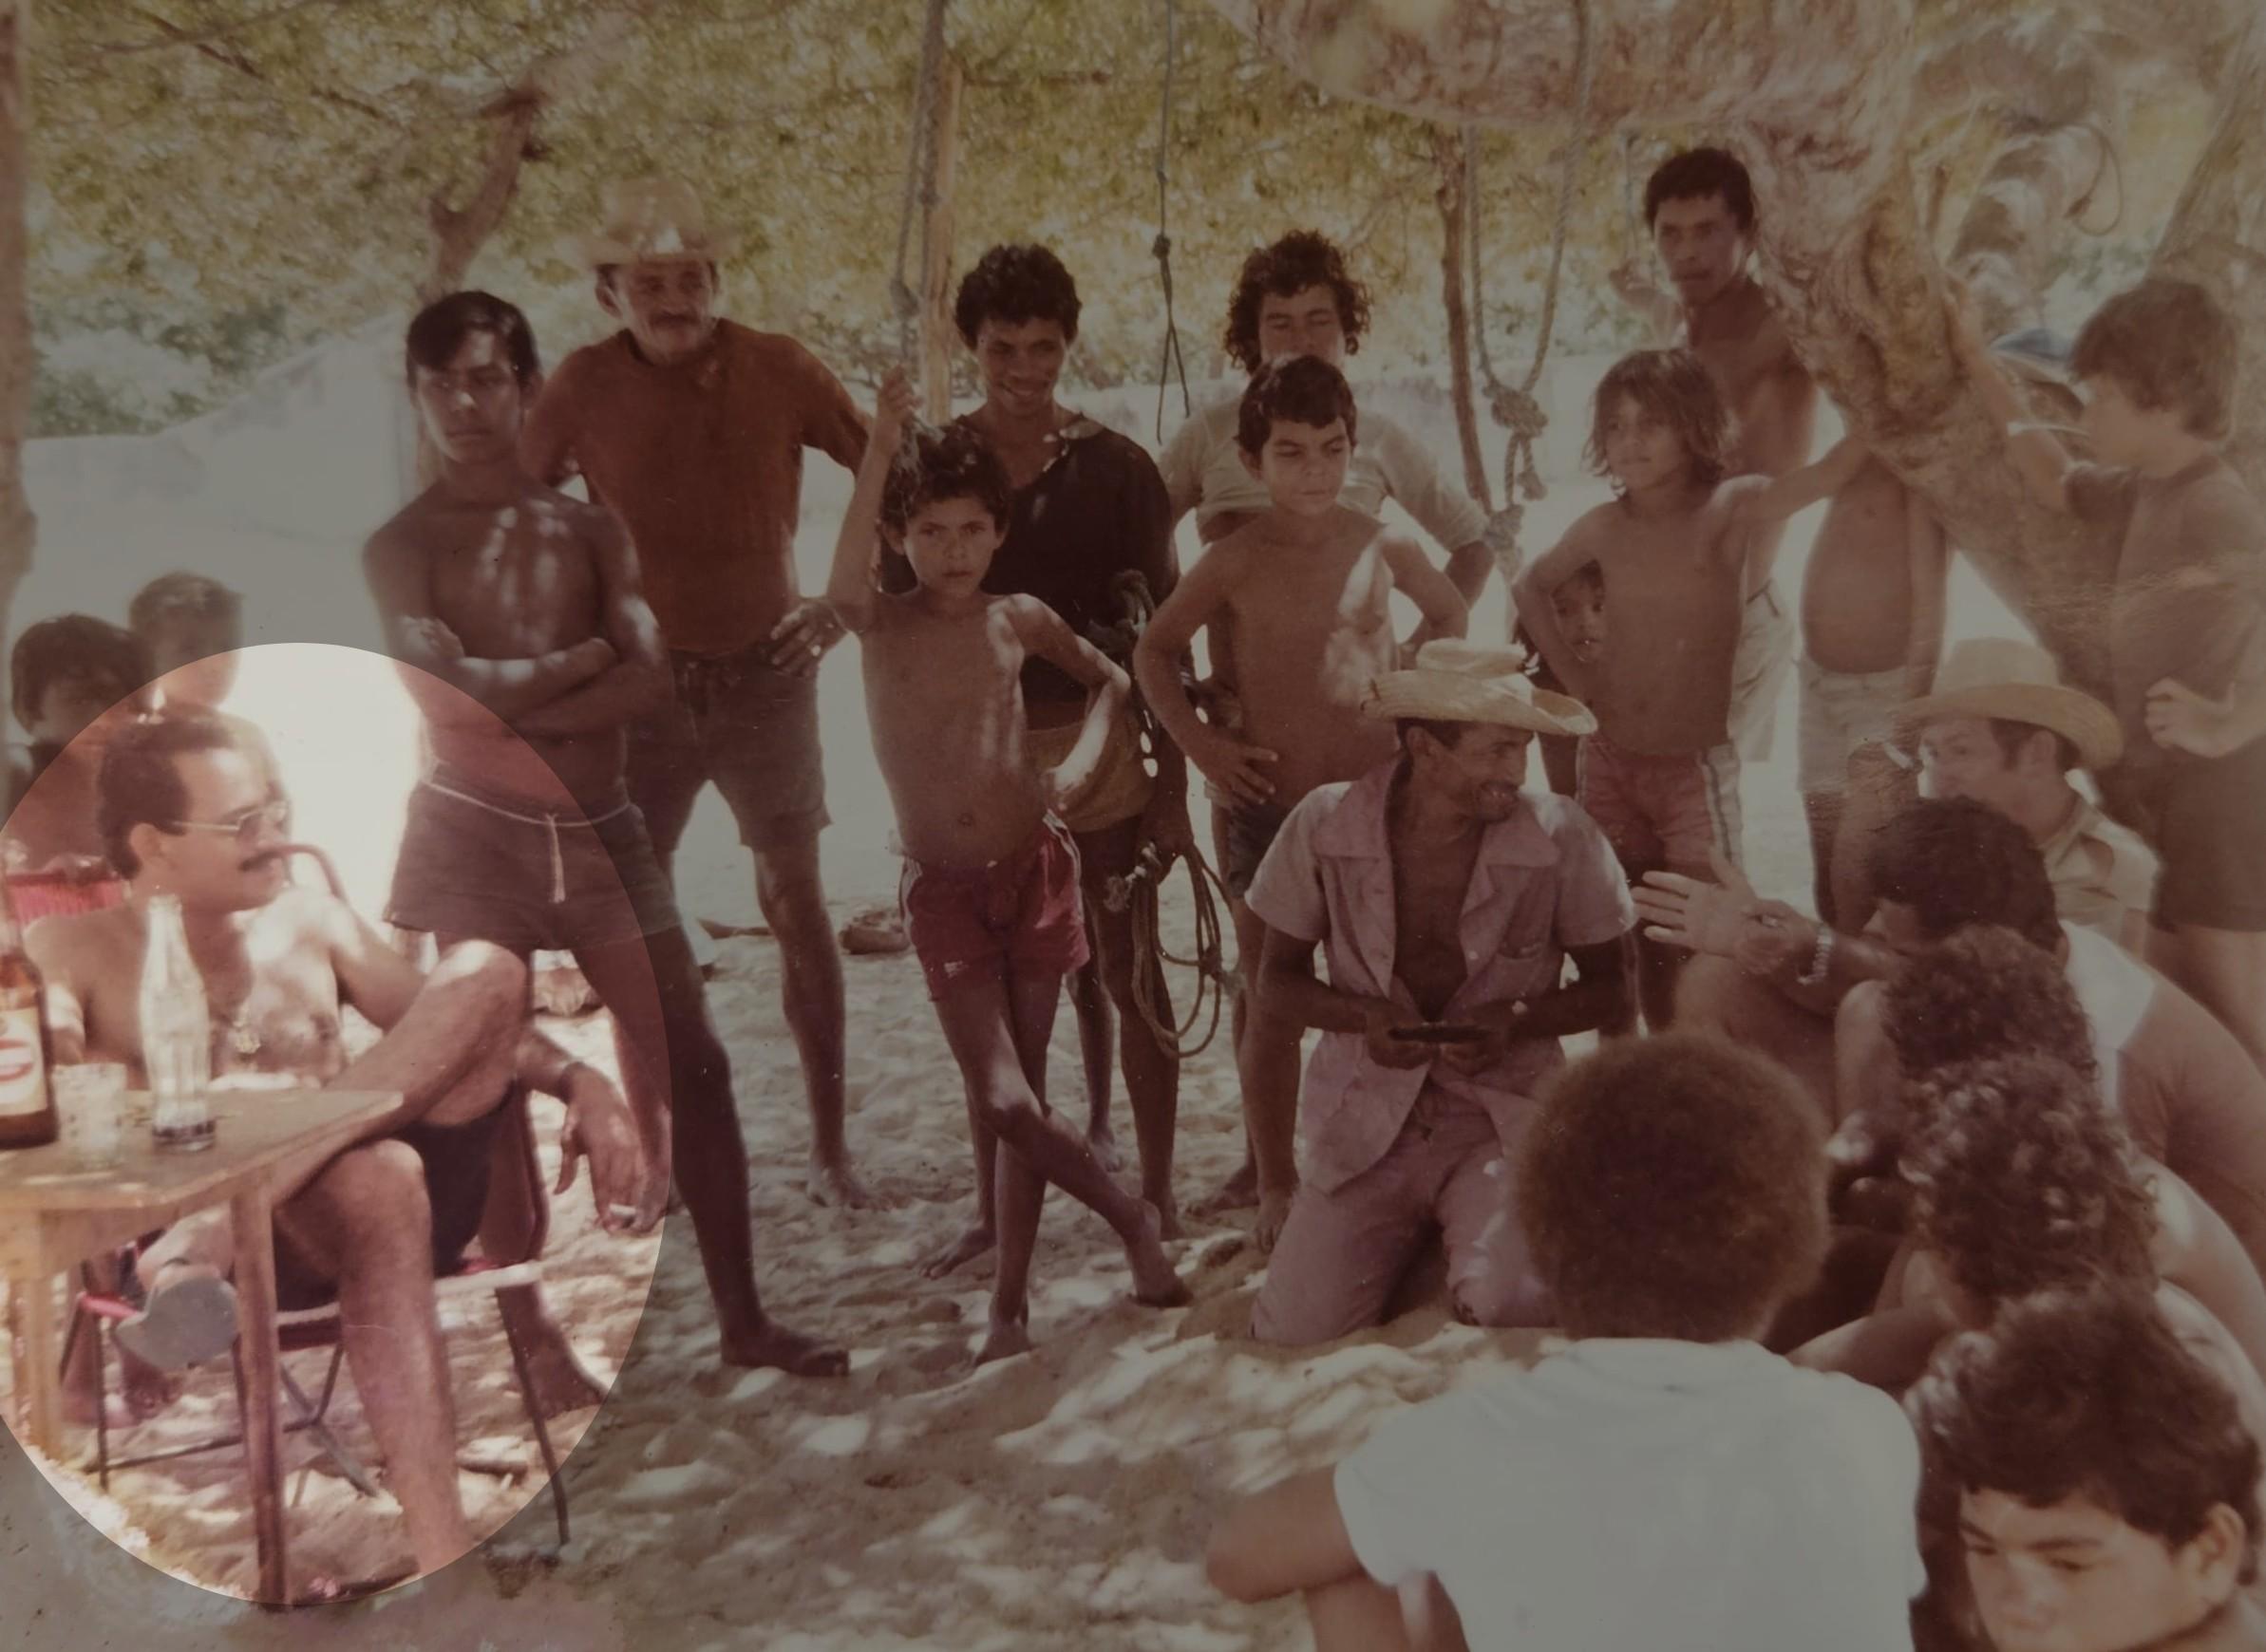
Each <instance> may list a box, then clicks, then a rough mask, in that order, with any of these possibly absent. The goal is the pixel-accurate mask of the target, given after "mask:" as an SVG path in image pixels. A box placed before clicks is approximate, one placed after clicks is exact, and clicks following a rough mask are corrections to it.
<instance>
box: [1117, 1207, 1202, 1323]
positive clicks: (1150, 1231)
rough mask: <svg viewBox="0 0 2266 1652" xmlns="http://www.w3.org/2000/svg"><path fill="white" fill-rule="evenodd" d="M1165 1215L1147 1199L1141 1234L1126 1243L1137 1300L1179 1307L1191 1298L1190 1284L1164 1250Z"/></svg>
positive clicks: (1150, 1305)
mask: <svg viewBox="0 0 2266 1652" xmlns="http://www.w3.org/2000/svg"><path fill="white" fill-rule="evenodd" d="M1163 1229H1164V1218H1163V1217H1162V1216H1161V1215H1160V1214H1158V1211H1157V1207H1156V1206H1154V1205H1152V1204H1150V1203H1148V1202H1147V1201H1146V1200H1143V1201H1142V1207H1141V1237H1140V1238H1138V1239H1136V1240H1134V1241H1133V1242H1132V1243H1131V1244H1129V1245H1127V1246H1126V1247H1125V1263H1126V1265H1127V1266H1128V1267H1131V1268H1132V1269H1133V1300H1134V1301H1135V1302H1137V1303H1140V1304H1142V1305H1143V1306H1145V1307H1179V1306H1180V1305H1181V1304H1182V1303H1184V1302H1187V1301H1188V1300H1190V1299H1189V1292H1188V1286H1187V1285H1186V1284H1185V1283H1184V1282H1183V1281H1182V1280H1181V1278H1180V1274H1179V1273H1177V1272H1176V1271H1174V1269H1173V1266H1172V1258H1171V1257H1169V1256H1167V1255H1165V1254H1164V1244H1163V1238H1164V1234H1163Z"/></svg>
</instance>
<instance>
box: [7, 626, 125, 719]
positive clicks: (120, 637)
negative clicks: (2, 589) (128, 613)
mask: <svg viewBox="0 0 2266 1652" xmlns="http://www.w3.org/2000/svg"><path fill="white" fill-rule="evenodd" d="M156 674H157V673H156V669H155V667H154V666H151V664H150V656H149V647H148V645H147V644H145V643H143V642H142V639H141V638H140V637H138V636H136V635H135V634H134V633H133V632H132V631H129V630H123V629H120V628H119V627H117V626H114V625H112V624H111V623H110V622H109V621H108V620H102V619H97V618H95V617H94V615H92V614H90V613H66V614H58V615H56V616H55V617H54V618H53V619H44V620H41V621H39V622H38V623H37V624H36V625H29V626H26V627H25V628H24V634H23V635H22V636H20V637H18V638H17V639H16V646H15V651H14V652H13V653H12V654H10V655H9V661H8V679H9V695H10V696H11V699H10V704H12V705H13V706H14V708H15V714H16V721H17V722H18V723H22V724H23V725H24V727H25V728H26V729H27V730H28V729H29V728H30V727H31V725H32V724H33V723H36V722H37V721H38V720H39V704H40V702H41V700H43V699H45V698H46V696H47V690H48V689H49V688H50V687H52V686H53V685H55V684H57V683H59V682H61V681H62V680H63V679H64V678H66V677H79V678H83V679H91V680H93V681H96V682H100V683H104V684H108V685H110V686H111V688H112V693H111V698H112V699H113V700H123V699H124V698H125V697H126V696H127V695H129V694H132V693H134V692H135V691H136V690H137V689H139V688H141V687H142V685H144V684H146V683H147V682H148V681H149V680H150V678H151V677H153V676H155V675H156Z"/></svg>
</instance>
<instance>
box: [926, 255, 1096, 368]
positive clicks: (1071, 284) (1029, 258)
mask: <svg viewBox="0 0 2266 1652" xmlns="http://www.w3.org/2000/svg"><path fill="white" fill-rule="evenodd" d="M1078 310H1079V304H1078V283H1077V282H1075V281H1073V280H1072V279H1071V278H1070V272H1069V271H1068V270H1067V269H1066V268H1064V266H1063V261H1062V260H1061V259H1060V258H1057V257H1056V256H1055V255H1054V253H1053V252H1052V251H1051V250H1050V249H1049V248H1046V247H1037V246H998V247H993V248H991V250H990V251H988V252H987V253H984V255H983V256H982V257H980V258H978V259H977V260H976V261H975V268H974V269H972V270H971V271H969V272H968V273H967V274H965V275H963V276H961V277H960V287H959V291H957V292H956V293H955V294H954V297H953V302H952V319H953V325H954V327H956V328H958V329H960V338H961V340H962V342H964V343H965V344H966V345H967V346H968V347H969V348H970V349H973V348H974V347H975V335H976V334H977V333H978V332H980V331H982V330H983V325H984V323H985V322H987V321H999V322H1005V323H1007V324H1008V325H1009V326H1010V327H1014V326H1019V325H1020V324H1022V323H1023V322H1027V321H1051V322H1054V323H1056V324H1057V325H1059V326H1060V327H1061V328H1062V342H1063V343H1065V344H1066V345H1067V344H1074V343H1076V342H1077V338H1078Z"/></svg>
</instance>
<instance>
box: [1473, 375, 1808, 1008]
mask: <svg viewBox="0 0 2266 1652" xmlns="http://www.w3.org/2000/svg"><path fill="white" fill-rule="evenodd" d="M1729 426H1730V421H1729V417H1728V414H1727V413H1726V412H1725V410H1724V404H1723V401H1722V398H1721V397H1719V396H1718V395H1717V394H1716V391H1715V386H1714V384H1713V383H1712V382H1711V381H1710V380H1709V376H1708V370H1707V368H1705V367H1704V366H1701V365H1700V363H1699V359H1698V358H1697V357H1696V356H1693V355H1692V354H1690V352H1689V351H1686V350H1639V351H1637V352H1636V353H1635V354H1634V355H1631V356H1627V357H1624V358H1623V359H1622V360H1620V361H1618V362H1616V363H1615V364H1614V366H1613V367H1612V368H1611V369H1610V370H1609V371H1608V372H1607V373H1606V375H1605V378H1604V381H1603V382H1602V383H1601V384H1599V385H1598V386H1597V400H1596V414H1595V420H1594V422H1593V425H1592V428H1591V432H1590V441H1589V449H1588V459H1589V462H1590V465H1591V467H1592V468H1593V469H1595V470H1596V471H1599V472H1602V473H1604V474H1606V475H1609V476H1611V477H1612V478H1613V482H1614V490H1615V493H1616V494H1618V495H1619V497H1617V498H1615V500H1614V501H1613V502H1612V503H1611V504H1606V505H1599V506H1597V507H1596V509H1595V510H1592V511H1590V512H1588V513H1586V514H1585V515H1583V516H1581V517H1580V518H1579V519H1577V521H1576V522H1575V524H1574V525H1573V527H1571V528H1570V529H1568V530H1567V531H1566V535H1565V537H1564V538H1562V539H1560V540H1559V541H1558V543H1557V544H1556V545H1554V546H1552V547H1551V548H1550V550H1549V551H1547V552H1546V553H1544V554H1542V555H1541V556H1540V557H1539V558H1538V559H1537V560H1536V561H1535V562H1533V563H1532V564H1530V565H1529V566H1528V567H1527V568H1526V570H1525V571H1524V572H1523V573H1520V575H1519V576H1518V578H1517V579H1515V580H1513V581H1512V582H1511V595H1512V597H1513V599H1514V600H1515V601H1516V602H1517V604H1518V606H1519V616H1520V619H1522V620H1523V621H1525V623H1526V629H1527V633H1528V634H1529V635H1530V636H1532V637H1533V638H1534V640H1535V642H1536V644H1537V646H1539V648H1541V650H1542V656H1543V658H1544V659H1545V660H1547V661H1548V662H1549V664H1550V667H1551V669H1552V670H1553V671H1555V672H1556V673H1557V674H1558V681H1559V682H1561V683H1563V684H1565V685H1566V689H1567V692H1568V693H1570V694H1571V695H1573V697H1574V698H1575V699H1577V700H1579V701H1580V702H1582V704H1586V705H1588V706H1589V707H1590V708H1591V709H1592V710H1593V711H1594V712H1595V713H1596V718H1597V725H1598V726H1597V732H1596V734H1593V735H1589V736H1586V737H1585V738H1584V739H1583V741H1582V745H1581V778H1580V787H1579V790H1578V792H1577V797H1578V798H1579V800H1580V803H1581V807H1582V809H1583V810H1584V811H1585V812H1586V813H1587V814H1588V815H1589V816H1590V817H1591V818H1592V819H1594V820H1596V823H1597V824H1598V825H1599V826H1600V827H1602V828H1603V829H1604V831H1605V835H1606V836H1607V837H1609V838H1611V839H1612V841H1613V846H1614V849H1615V852H1616V853H1618V854H1619V855H1620V857H1621V864H1622V866H1624V867H1625V868H1626V869H1627V870H1628V873H1629V877H1630V880H1631V881H1632V882H1634V881H1636V880H1637V879H1638V878H1640V877H1641V876H1642V875H1643V874H1644V873H1646V872H1650V871H1657V870H1663V869H1665V870H1670V871H1675V872H1680V873H1684V874H1685V875H1686V876H1690V877H1703V878H1704V877H1707V876H1709V875H1710V869H1711V867H1712V864H1713V856H1714V855H1715V854H1721V855H1722V856H1723V857H1724V858H1725V859H1726V860H1728V861H1729V862H1731V863H1732V864H1734V865H1736V864H1737V862H1738V859H1739V753H1738V749H1737V748H1736V747H1735V746H1734V745H1732V743H1731V739H1730V732H1729V726H1728V718H1729V711H1730V699H1731V667H1732V655H1733V652H1734V650H1735V649H1736V648H1737V647H1738V642H1739V625H1740V614H1741V613H1742V611H1743V610H1744V606H1745V603H1746V601H1747V597H1748V596H1749V595H1750V594H1751V593H1752V591H1753V590H1754V587H1755V585H1756V583H1757V582H1758V581H1759V580H1760V579H1761V578H1762V577H1763V573H1764V565H1763V563H1762V559H1761V557H1760V554H1759V548H1760V547H1761V545H1762V544H1763V540H1762V538H1761V537H1760V536H1759V535H1756V534H1754V533H1753V532H1751V531H1750V526H1749V523H1748V520H1747V510H1748V509H1749V508H1750V507H1748V506H1747V505H1746V503H1745V501H1746V500H1747V497H1749V496H1750V495H1753V494H1757V493H1760V492H1761V491H1762V490H1763V489H1764V488H1765V487H1766V485H1767V484H1766V482H1765V481H1764V480H1763V479H1762V478H1760V477H1739V478H1733V479H1728V480H1727V479H1725V463H1726V460H1725V452H1726V446H1725V444H1726V442H1727V441H1728V437H1729ZM1587 562H1594V563H1596V565H1597V570H1598V573H1600V574H1601V575H1602V577H1603V579H1604V582H1605V641H1604V645H1603V647H1602V648H1600V649H1599V650H1598V652H1597V658H1596V663H1595V664H1591V663H1588V662H1585V661H1584V660H1583V659H1582V658H1581V657H1580V655H1579V654H1578V653H1577V651H1576V650H1575V648H1573V646H1572V645H1571V644H1570V643H1569V641H1568V640H1567V637H1566V634H1565V632H1564V630H1563V629H1560V627H1559V625H1558V610H1557V609H1556V607H1555V606H1554V604H1553V603H1552V600H1551V597H1552V593H1553V592H1554V591H1556V590H1557V589H1558V585H1559V584H1560V583H1561V582H1563V581H1564V580H1566V579H1567V578H1569V577H1570V576H1571V575H1572V574H1573V573H1575V572H1576V571H1577V569H1579V568H1580V567H1581V566H1582V564H1584V563H1587ZM1639 960H1640V965H1641V969H1640V974H1639V987H1640V996H1641V998H1642V1000H1643V1004H1644V1010H1645V1020H1646V1022H1647V1023H1649V1024H1650V1025H1652V1027H1653V1028H1654V1029H1658V1028H1660V1027H1662V1026H1665V1025H1667V1024H1668V1021H1669V1017H1670V1007H1671V1003H1672V1001H1673V994H1674V988H1675V962H1674V960H1673V958H1672V957H1671V954H1669V953H1667V952H1665V951H1664V950H1662V949H1661V948H1659V947H1657V946H1656V945H1654V944H1652V943H1651V942H1646V943H1644V944H1643V945H1642V947H1641V948H1640V949H1639Z"/></svg>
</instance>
